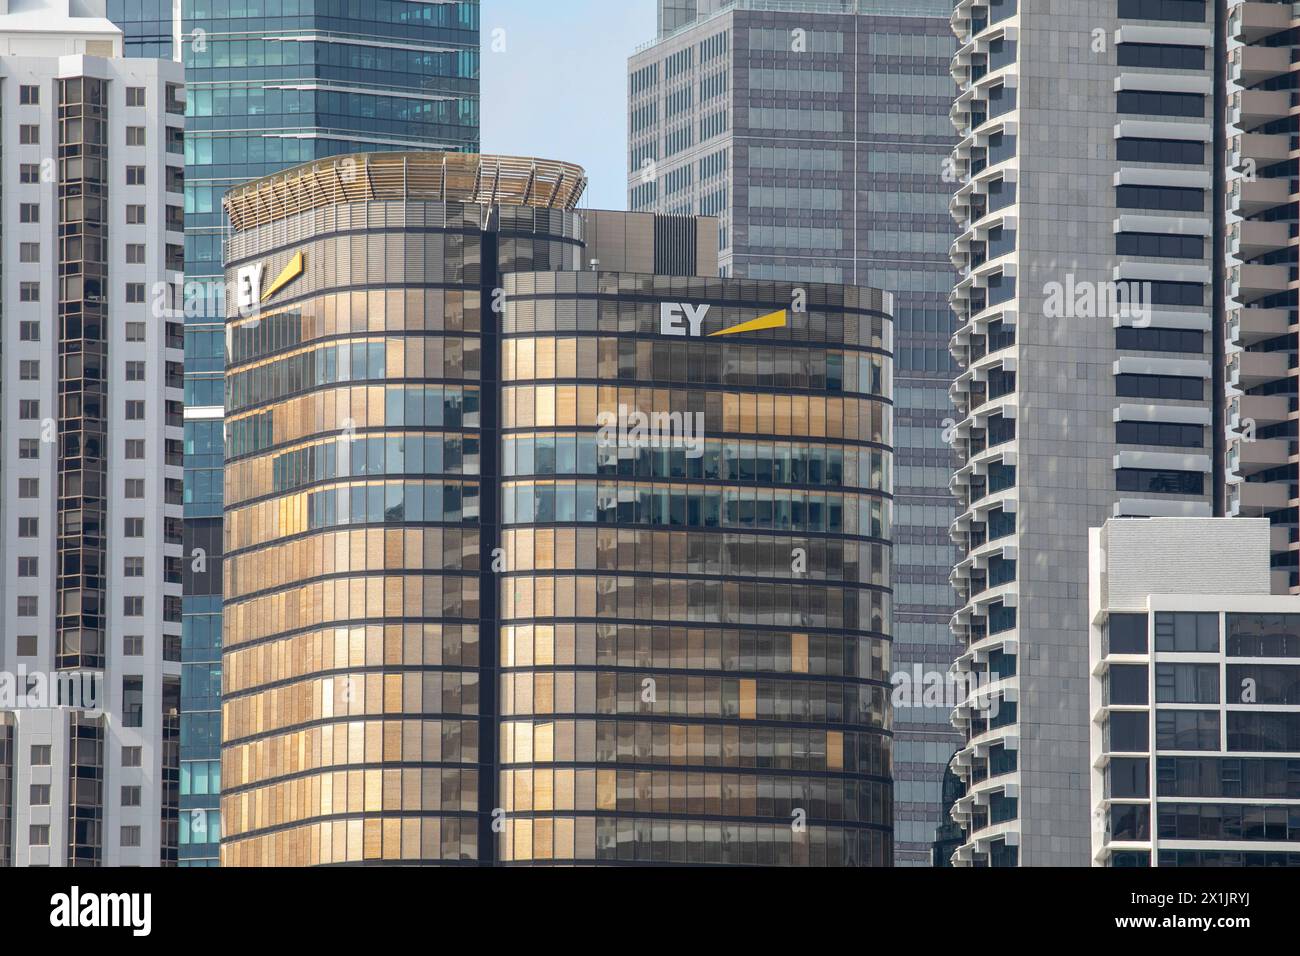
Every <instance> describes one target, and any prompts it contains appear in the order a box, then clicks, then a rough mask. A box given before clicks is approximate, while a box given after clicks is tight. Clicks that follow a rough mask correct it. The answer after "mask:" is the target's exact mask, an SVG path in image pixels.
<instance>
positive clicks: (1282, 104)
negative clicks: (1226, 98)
mask: <svg viewBox="0 0 1300 956" xmlns="http://www.w3.org/2000/svg"><path fill="white" fill-rule="evenodd" d="M1230 102H1231V105H1230V107H1229V119H1230V121H1231V122H1232V125H1234V126H1236V127H1238V128H1239V129H1254V128H1255V127H1257V126H1262V125H1263V124H1264V123H1267V122H1270V121H1271V120H1276V119H1281V118H1282V117H1284V116H1286V115H1287V114H1288V113H1289V112H1290V111H1291V91H1290V90H1237V91H1236V92H1235V93H1233V94H1232V98H1231V101H1230Z"/></svg>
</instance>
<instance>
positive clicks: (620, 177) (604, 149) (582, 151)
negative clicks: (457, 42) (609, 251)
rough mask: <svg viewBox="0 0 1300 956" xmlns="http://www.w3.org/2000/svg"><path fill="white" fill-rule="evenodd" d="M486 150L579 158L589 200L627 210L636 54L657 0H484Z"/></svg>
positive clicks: (650, 29)
mask: <svg viewBox="0 0 1300 956" xmlns="http://www.w3.org/2000/svg"><path fill="white" fill-rule="evenodd" d="M481 23H482V36H483V62H482V67H481V78H482V109H481V117H482V134H483V147H482V148H483V152H484V153H499V154H503V155H508V156H537V157H539V158H542V159H559V160H565V161H568V162H573V163H577V164H578V165H580V166H582V167H583V168H584V169H586V171H587V178H588V180H589V182H588V185H587V194H586V199H585V200H584V201H583V203H582V205H583V206H586V207H589V208H593V209H626V208H627V58H628V57H629V56H630V55H631V54H632V51H633V50H634V49H635V48H636V47H637V46H638V45H640V44H641V43H644V42H646V41H648V40H652V39H654V34H655V0H483V2H482V6H481Z"/></svg>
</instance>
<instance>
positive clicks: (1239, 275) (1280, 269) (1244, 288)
mask: <svg viewBox="0 0 1300 956" xmlns="http://www.w3.org/2000/svg"><path fill="white" fill-rule="evenodd" d="M1228 274H1229V276H1230V277H1231V280H1232V289H1231V293H1230V294H1231V296H1232V298H1234V299H1236V300H1237V301H1238V302H1243V303H1245V302H1254V301H1255V300H1256V299H1262V298H1264V297H1265V296H1269V295H1274V294H1276V293H1278V292H1285V291H1286V287H1287V286H1288V285H1289V284H1290V283H1291V281H1292V279H1293V278H1294V269H1293V268H1292V267H1291V266H1261V265H1254V264H1251V263H1247V264H1246V265H1238V266H1232V267H1230V268H1229V270H1228Z"/></svg>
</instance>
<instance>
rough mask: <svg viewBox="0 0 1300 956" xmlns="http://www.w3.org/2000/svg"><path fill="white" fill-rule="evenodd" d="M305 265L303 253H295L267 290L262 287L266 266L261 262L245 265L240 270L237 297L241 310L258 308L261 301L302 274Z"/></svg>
mask: <svg viewBox="0 0 1300 956" xmlns="http://www.w3.org/2000/svg"><path fill="white" fill-rule="evenodd" d="M303 265H304V260H303V254H302V253H301V252H299V253H295V254H294V257H293V258H292V259H290V260H289V264H288V265H287V266H285V267H284V268H283V269H282V270H280V274H279V275H278V276H276V277H275V281H274V282H272V283H271V284H270V285H269V286H267V287H266V289H265V291H263V289H262V273H263V272H265V271H266V266H265V265H264V264H263V263H260V262H259V263H257V264H256V265H251V266H244V267H243V268H242V269H240V270H239V274H238V278H237V286H238V287H237V289H236V298H237V300H238V306H239V311H240V312H249V311H251V310H253V309H256V308H257V307H258V306H259V305H260V304H261V303H263V302H265V301H266V300H267V299H269V298H271V296H273V295H275V294H276V293H277V292H279V291H280V290H281V289H283V288H284V287H285V286H287V285H288V284H289V283H290V282H292V281H293V280H294V279H296V278H298V276H300V275H302V270H303Z"/></svg>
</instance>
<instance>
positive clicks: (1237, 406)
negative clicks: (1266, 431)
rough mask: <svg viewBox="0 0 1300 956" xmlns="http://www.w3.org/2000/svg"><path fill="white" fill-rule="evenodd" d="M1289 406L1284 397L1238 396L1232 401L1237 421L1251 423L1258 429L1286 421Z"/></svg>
mask: <svg viewBox="0 0 1300 956" xmlns="http://www.w3.org/2000/svg"><path fill="white" fill-rule="evenodd" d="M1289 405H1290V401H1289V400H1288V399H1287V397H1286V396H1285V395H1239V396H1237V398H1235V399H1233V404H1232V409H1233V411H1234V412H1235V413H1236V415H1237V419H1238V421H1240V422H1246V421H1252V422H1254V423H1255V425H1256V427H1258V426H1261V425H1276V424H1278V423H1279V422H1284V421H1286V420H1287V418H1288V417H1289V415H1290V409H1289V407H1288V406H1289Z"/></svg>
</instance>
